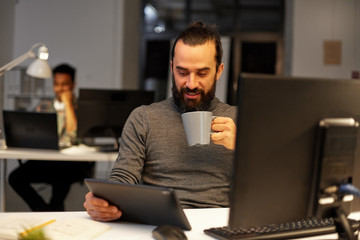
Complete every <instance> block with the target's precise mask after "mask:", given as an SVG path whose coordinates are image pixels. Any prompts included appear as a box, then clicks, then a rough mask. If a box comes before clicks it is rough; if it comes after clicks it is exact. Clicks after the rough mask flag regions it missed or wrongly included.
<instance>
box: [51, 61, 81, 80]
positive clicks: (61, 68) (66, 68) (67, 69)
mask: <svg viewBox="0 0 360 240" xmlns="http://www.w3.org/2000/svg"><path fill="white" fill-rule="evenodd" d="M56 73H67V74H69V75H70V76H71V81H72V82H73V83H75V73H76V69H75V68H74V67H72V66H70V65H69V64H66V63H63V64H60V65H57V66H56V67H55V68H54V69H53V76H54V75H55V74H56Z"/></svg>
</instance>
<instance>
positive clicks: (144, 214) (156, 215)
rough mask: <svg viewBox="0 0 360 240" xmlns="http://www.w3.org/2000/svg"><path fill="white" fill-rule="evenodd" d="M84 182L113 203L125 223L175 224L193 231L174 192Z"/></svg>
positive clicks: (147, 187) (145, 186) (103, 181)
mask: <svg viewBox="0 0 360 240" xmlns="http://www.w3.org/2000/svg"><path fill="white" fill-rule="evenodd" d="M84 181H85V184H86V185H87V187H88V188H89V190H90V191H91V192H92V193H93V194H94V195H95V196H98V197H101V198H103V199H105V200H107V201H109V203H110V204H112V205H115V206H117V207H118V208H119V209H120V210H121V211H122V212H123V216H122V217H121V220H122V221H128V222H135V223H141V224H149V225H155V226H160V225H173V226H177V227H180V228H182V229H184V230H191V226H190V223H189V222H188V220H187V218H186V216H185V213H184V211H183V209H182V208H181V205H180V202H179V200H178V199H177V197H176V195H175V191H174V190H173V189H170V188H163V187H154V186H147V185H140V184H127V183H118V182H110V181H106V180H99V179H85V180H84Z"/></svg>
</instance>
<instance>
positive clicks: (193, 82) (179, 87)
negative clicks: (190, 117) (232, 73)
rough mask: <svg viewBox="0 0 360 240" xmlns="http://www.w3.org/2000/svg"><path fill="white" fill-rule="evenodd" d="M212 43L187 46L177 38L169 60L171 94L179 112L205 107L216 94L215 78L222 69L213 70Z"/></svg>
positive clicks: (205, 108)
mask: <svg viewBox="0 0 360 240" xmlns="http://www.w3.org/2000/svg"><path fill="white" fill-rule="evenodd" d="M215 53H216V49H215V43H213V42H207V43H205V44H203V45H198V46H189V45H185V44H184V42H183V41H181V40H179V41H178V42H177V44H176V46H175V55H174V58H173V61H172V62H171V70H172V76H173V89H172V90H173V97H174V99H175V103H176V104H177V105H178V106H180V107H181V109H182V111H184V112H188V111H197V110H207V109H208V107H209V105H210V102H211V100H212V99H214V97H215V88H216V81H217V80H218V79H219V78H220V76H221V73H222V71H223V68H224V66H223V64H221V65H220V66H219V68H218V70H217V71H216V61H215Z"/></svg>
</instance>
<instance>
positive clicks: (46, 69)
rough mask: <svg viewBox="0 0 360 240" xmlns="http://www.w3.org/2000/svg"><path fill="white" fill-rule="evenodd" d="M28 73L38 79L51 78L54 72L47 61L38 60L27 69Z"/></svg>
mask: <svg viewBox="0 0 360 240" xmlns="http://www.w3.org/2000/svg"><path fill="white" fill-rule="evenodd" d="M26 73H27V74H28V75H30V76H32V77H36V78H51V76H52V71H51V67H50V65H49V63H48V62H47V61H46V60H42V59H36V60H35V61H33V62H32V63H31V64H30V66H29V67H28V68H27V70H26Z"/></svg>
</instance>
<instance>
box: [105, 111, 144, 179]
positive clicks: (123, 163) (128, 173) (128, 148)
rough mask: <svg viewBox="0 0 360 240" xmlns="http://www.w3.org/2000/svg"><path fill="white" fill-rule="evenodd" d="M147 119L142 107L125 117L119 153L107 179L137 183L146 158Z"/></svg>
mask: <svg viewBox="0 0 360 240" xmlns="http://www.w3.org/2000/svg"><path fill="white" fill-rule="evenodd" d="M146 136H147V121H146V112H145V110H144V106H143V107H139V108H136V109H135V110H134V111H133V112H132V113H131V114H130V116H129V118H128V119H127V121H126V123H125V126H124V128H123V132H122V134H121V138H120V146H119V155H118V157H117V159H116V162H115V165H114V167H113V169H112V172H111V175H110V178H109V180H110V181H117V182H125V183H132V184H138V183H140V182H141V175H142V171H143V167H144V164H145V159H146V145H145V143H146Z"/></svg>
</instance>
